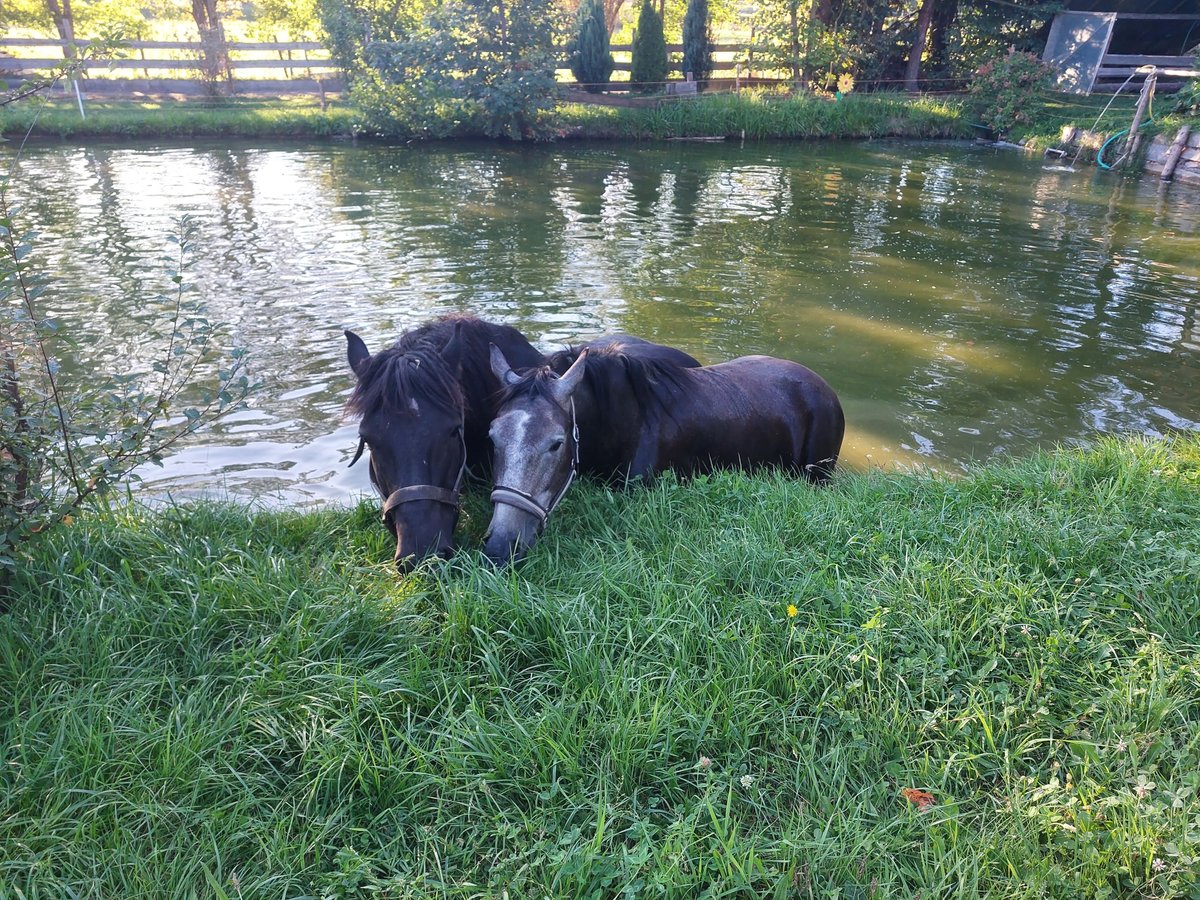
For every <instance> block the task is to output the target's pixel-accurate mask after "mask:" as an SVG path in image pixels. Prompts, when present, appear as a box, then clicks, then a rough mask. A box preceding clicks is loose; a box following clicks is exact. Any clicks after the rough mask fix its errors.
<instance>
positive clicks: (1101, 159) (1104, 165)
mask: <svg viewBox="0 0 1200 900" xmlns="http://www.w3.org/2000/svg"><path fill="white" fill-rule="evenodd" d="M1128 133H1129V129H1128V128H1122V129H1121V130H1120V131H1118V132H1117V133H1116V134H1114V135H1113V136H1112V137H1110V138H1109V139H1108V140H1107V141H1105V142H1104V143H1103V144H1101V145H1100V152H1099V153H1097V154H1096V165H1098V166H1099V167H1100V168H1102V169H1111V168H1112V166H1110V165H1109V164H1108V163H1106V162H1105V161H1104V151H1105V150H1107V149H1108V145H1109V144H1111V143H1112V142H1113V141H1115V140H1116V139H1117V138H1119V137H1120V136H1121V135H1123V134H1128Z"/></svg>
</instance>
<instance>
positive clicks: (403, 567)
mask: <svg viewBox="0 0 1200 900" xmlns="http://www.w3.org/2000/svg"><path fill="white" fill-rule="evenodd" d="M413 565H414V560H413V558H412V556H397V557H396V568H397V569H399V570H400V574H401V575H407V574H408V573H409V572H411V571H412V570H413Z"/></svg>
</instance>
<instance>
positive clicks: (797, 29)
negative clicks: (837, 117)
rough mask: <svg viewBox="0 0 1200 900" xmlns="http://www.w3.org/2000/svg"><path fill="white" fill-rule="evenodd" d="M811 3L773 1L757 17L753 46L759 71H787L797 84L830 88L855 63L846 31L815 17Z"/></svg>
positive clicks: (791, 0)
mask: <svg viewBox="0 0 1200 900" xmlns="http://www.w3.org/2000/svg"><path fill="white" fill-rule="evenodd" d="M811 7H812V0H770V2H766V3H763V4H761V5H760V6H759V8H758V13H757V14H756V16H755V19H754V24H755V35H756V38H755V41H754V43H753V45H752V50H753V53H754V61H755V65H756V67H757V68H758V69H760V70H761V69H773V70H775V71H781V72H788V73H790V74H791V75H792V78H793V80H794V81H795V82H796V83H797V84H798V85H805V84H808V83H814V84H815V85H816V86H819V87H829V86H830V85H831V84H832V82H833V81H834V80H835V79H836V77H837V75H836V74H835V73H837V72H841V71H845V70H847V69H849V68H850V67H851V66H852V64H853V60H852V57H851V56H850V53H849V43H848V39H847V35H846V33H845V32H844V31H842V30H840V29H837V28H831V27H828V26H826V25H824V24H823V23H821V22H820V21H818V20H817V19H815V18H813V17H812V15H811V12H812V9H811Z"/></svg>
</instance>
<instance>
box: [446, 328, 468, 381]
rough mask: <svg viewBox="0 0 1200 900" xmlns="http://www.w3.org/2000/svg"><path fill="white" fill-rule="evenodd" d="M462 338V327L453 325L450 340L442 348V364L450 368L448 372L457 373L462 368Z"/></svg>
mask: <svg viewBox="0 0 1200 900" xmlns="http://www.w3.org/2000/svg"><path fill="white" fill-rule="evenodd" d="M462 351H463V337H462V325H461V324H457V323H456V324H455V326H454V333H453V334H451V335H450V339H449V340H448V341H446V343H445V344H444V345H443V346H442V353H441V357H442V362H444V363H445V364H446V365H447V366H449V367H450V371H451V372H454V373H456V374H457V373H458V372H459V371H460V369H461V368H462V356H463V353H462Z"/></svg>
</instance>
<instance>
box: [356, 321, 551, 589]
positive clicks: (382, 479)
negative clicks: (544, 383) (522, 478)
mask: <svg viewBox="0 0 1200 900" xmlns="http://www.w3.org/2000/svg"><path fill="white" fill-rule="evenodd" d="M489 346H495V347H499V348H501V350H502V351H503V352H504V355H505V357H506V358H508V359H510V360H511V361H512V363H513V365H515V366H540V365H541V364H542V362H543V357H542V354H541V353H540V352H538V350H537V349H535V348H534V346H533V345H532V344H530V343H529V341H527V340H526V339H525V336H524V335H522V334H521V332H519V331H517V330H516V329H515V328H510V327H509V326H507V325H497V324H494V323H492V322H486V321H484V320H482V319H477V318H474V317H473V316H446V317H445V318H442V319H438V320H436V321H434V322H429V323H427V324H425V325H422V326H420V327H418V328H415V329H413V330H412V331H409V332H407V333H405V334H404V335H402V336H401V337H400V339H399V340H398V341H396V343H395V344H393V345H392V346H391V347H388V348H387V349H385V350H380V351H379V352H378V353H376V354H374V355H372V354H371V353H370V351H369V350H367V345H366V344H365V343H363V340H362V339H361V338H360V337H359V336H358V335H356V334H354V332H352V331H347V332H346V354H347V358H348V359H349V361H350V368H351V369H353V370H354V374H355V375H356V376H358V384H357V385H355V388H354V391H353V393H352V394H351V395H350V399H349V400H348V401H347V403H346V409H347V411H348V412H350V413H352V414H356V415H358V416H360V417H361V419H360V422H359V426H358V437H359V445H358V452H357V453H356V454H355V455H354V459H353V460H352V461H351V463H350V464H351V465H354V463H355V462H357V461H358V458H359V456H361V455H362V452H363V448H364V446H365V447H367V448H368V449H370V451H371V452H370V466H371V483H372V484H374V485H375V488H376V489H377V490H378V491H379V494H380V496H381V497H383V500H384V503H383V521H384V523H385V524H386V525H387V527H388V529H389V530H390V531H391V532H392V534H393V535H394V536H395V538H396V557H395V558H396V564H397V565H398V566H400V567H401V568H402V569H407V568H409V567H410V566H411V565H412V563H413V562H415V561H417V560H420V559H422V558H424V557H426V556H430V555H434V554H436V555H438V556H449V555H450V552H451V551H452V550H453V548H454V525H455V523H456V522H457V521H458V504H459V493H460V491H461V490H462V487H463V476H464V474H465V472H466V470H467V468H468V467H470V468H471V469H472V471H474V472H476V473H477V474H479V475H481V476H484V475H486V474H488V473H490V472H491V445H490V443H489V441H488V425H489V424H490V423H491V421H492V416H493V414H494V413H495V411H496V405H495V404H496V399H497V397H498V395H499V391H500V382H499V381H498V380H497V379H496V376H495V375H494V374H493V373H492V370H491V367H490V365H489V362H488V347H489Z"/></svg>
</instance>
